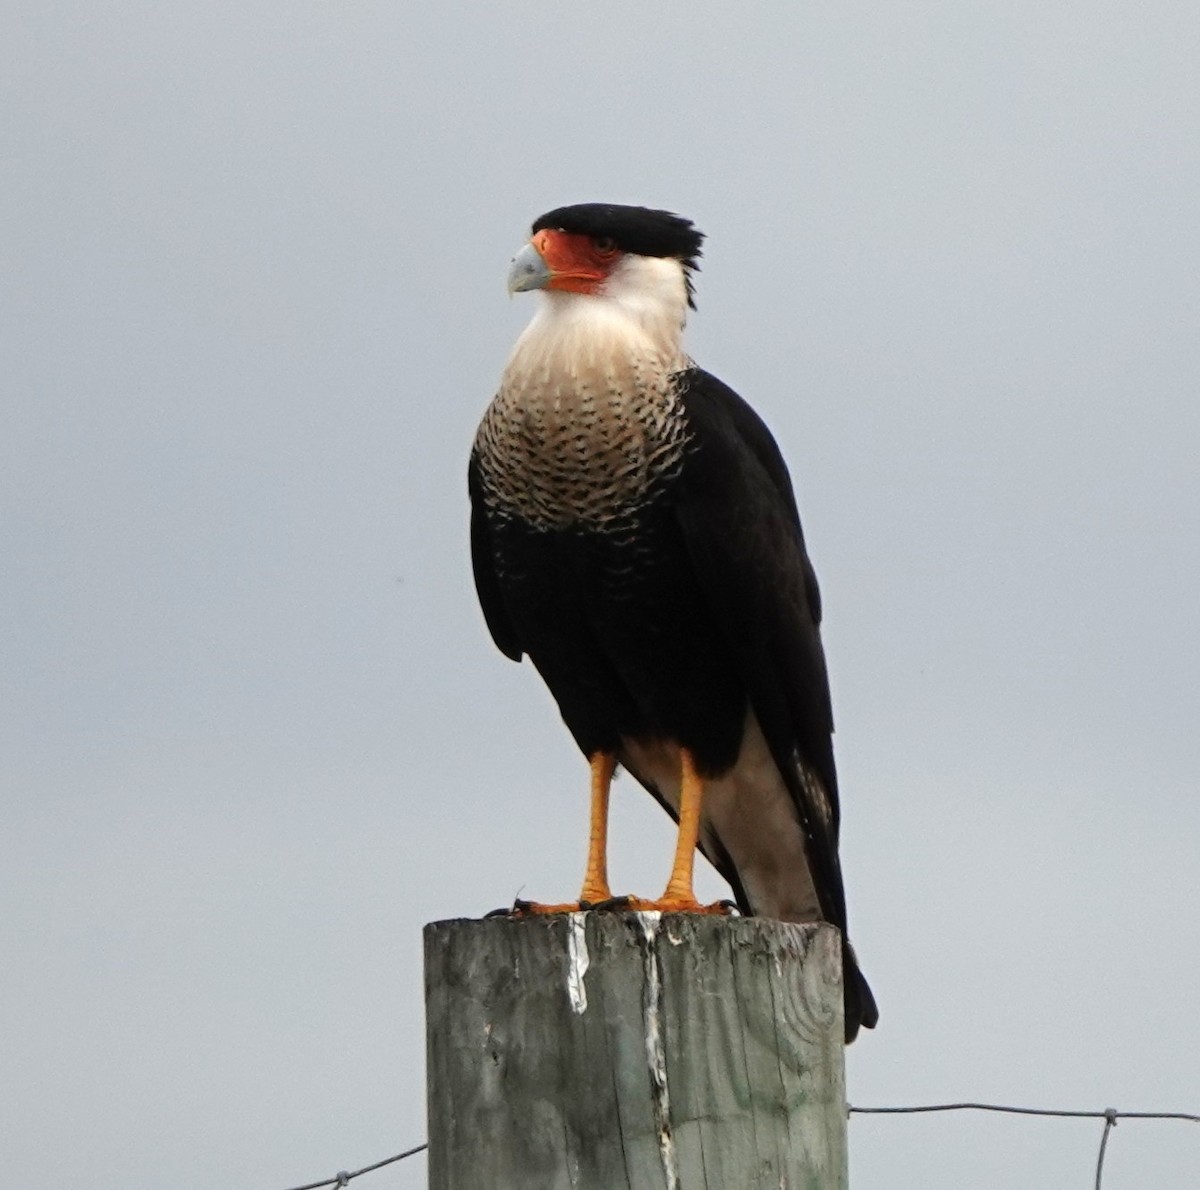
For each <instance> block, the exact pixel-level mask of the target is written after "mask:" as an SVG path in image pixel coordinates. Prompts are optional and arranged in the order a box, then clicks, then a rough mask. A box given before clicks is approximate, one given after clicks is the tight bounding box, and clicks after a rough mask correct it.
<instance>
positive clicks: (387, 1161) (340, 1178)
mask: <svg viewBox="0 0 1200 1190" xmlns="http://www.w3.org/2000/svg"><path fill="white" fill-rule="evenodd" d="M427 1148H429V1145H428V1144H423V1145H417V1146H416V1148H413V1149H405V1151H404V1152H403V1153H397V1154H396V1155H395V1156H394V1157H385V1158H384V1159H383V1160H382V1161H376V1162H375V1164H374V1165H364V1166H363V1167H362V1169H356V1170H355V1171H354V1172H353V1173H349V1172H348V1171H346V1170H344V1169H343V1170H341V1171H340V1172H339V1173H336V1174H334V1176H333V1177H331V1178H326V1179H325V1181H323V1182H309V1183H307V1184H306V1185H304V1186H293V1187H292V1188H291V1190H321V1188H322V1187H323V1186H345V1185H346V1184H347V1183H348V1182H349V1181H350V1180H351V1179H352V1178H357V1177H359V1176H360V1175H361V1174H364V1173H370V1172H371V1171H372V1170H376V1169H382V1168H383V1167H384V1166H385V1165H391V1164H393V1163H394V1162H396V1161H403V1160H404V1158H405V1157H412V1156H414V1155H415V1154H417V1153H423V1152H424V1151H425V1150H426V1149H427Z"/></svg>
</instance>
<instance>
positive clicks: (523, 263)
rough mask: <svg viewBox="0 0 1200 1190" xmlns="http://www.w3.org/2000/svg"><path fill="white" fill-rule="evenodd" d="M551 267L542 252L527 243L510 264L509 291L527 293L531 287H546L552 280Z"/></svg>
mask: <svg viewBox="0 0 1200 1190" xmlns="http://www.w3.org/2000/svg"><path fill="white" fill-rule="evenodd" d="M550 276H551V274H550V269H549V267H548V266H547V265H546V262H545V261H544V260H543V259H542V254H541V253H540V252H539V251H538V250H537V249H536V248H535V247H534V246H533V245H532V244H526V245H525V247H524V248H522V249H521V251H520V252H518V253H517V254H516V256H514V257H513V258H512V264H510V265H509V266H508V292H509V293H525V292H526V291H527V290H530V289H545V288H546V286H547V285H548V284H549V282H550Z"/></svg>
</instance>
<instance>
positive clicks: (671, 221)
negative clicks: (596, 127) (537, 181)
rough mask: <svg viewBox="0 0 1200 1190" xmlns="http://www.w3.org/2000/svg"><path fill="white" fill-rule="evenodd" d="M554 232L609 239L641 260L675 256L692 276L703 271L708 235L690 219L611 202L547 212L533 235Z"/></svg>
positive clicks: (535, 224)
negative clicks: (702, 256)
mask: <svg viewBox="0 0 1200 1190" xmlns="http://www.w3.org/2000/svg"><path fill="white" fill-rule="evenodd" d="M546 228H552V229H554V230H557V231H566V232H570V233H571V234H572V235H584V236H592V237H594V238H599V237H602V236H604V237H607V238H608V239H611V240H612V241H613V243H614V244H616V246H617V247H618V248H620V249H621V251H622V252H633V253H635V254H636V255H638V256H673V257H675V259H676V260H679V261H681V262H682V263H683V266H684V268H686V269H687V270H688V271H689V272H690V271H692V270H693V269H697V268H699V267H700V264H699V261H700V245H701V244H702V243H703V242H704V233H703V232H701V231H697V230H696V228H695V227H694V226H693V224H692V221H691V220H690V219H684V218H683V216H682V215H673V214H672V213H671V212H670V211H655V210H652V209H651V208H650V207H625V206H620V205H618V204H617V203H609V202H582V203H578V204H577V205H576V206H573V207H559V208H558V209H557V210H554V211H547V212H546V213H545V214H544V215H543V216H542V217H541V218H540V219H538V220H537V221H536V222H535V223H534V225H533V233H534V234H536V233H537V232H539V231H544V230H545V229H546Z"/></svg>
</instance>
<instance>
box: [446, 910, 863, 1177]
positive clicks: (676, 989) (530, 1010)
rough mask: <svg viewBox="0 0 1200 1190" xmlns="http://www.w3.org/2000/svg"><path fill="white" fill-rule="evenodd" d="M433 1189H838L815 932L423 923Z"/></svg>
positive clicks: (698, 919) (745, 924)
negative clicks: (425, 924) (426, 924)
mask: <svg viewBox="0 0 1200 1190" xmlns="http://www.w3.org/2000/svg"><path fill="white" fill-rule="evenodd" d="M425 1001H426V1030H427V1051H428V1106H429V1185H430V1190H767V1188H768V1187H769V1190H781V1188H786V1190H845V1187H846V1184H847V1181H846V1177H847V1175H846V1110H845V1068H844V1064H843V1046H842V975H841V949H840V943H839V936H838V933H837V930H836V929H834V928H833V927H832V926H828V925H803V926H802V925H789V924H783V923H780V922H774V921H767V920H764V919H761V918H736V917H735V918H724V917H709V916H700V915H691V914H669V915H661V914H657V913H604V912H595V913H575V914H570V915H564V916H558V917H528V918H521V919H511V918H489V919H484V920H483V921H444V922H435V923H433V924H432V925H429V926H426V927H425Z"/></svg>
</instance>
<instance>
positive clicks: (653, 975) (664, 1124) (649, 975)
mask: <svg viewBox="0 0 1200 1190" xmlns="http://www.w3.org/2000/svg"><path fill="white" fill-rule="evenodd" d="M636 916H637V920H638V925H639V926H640V927H641V931H642V939H643V941H644V943H645V946H644V949H643V962H644V963H645V976H646V977H645V981H644V983H643V995H642V1015H643V1018H644V1019H645V1023H646V1066H647V1068H648V1070H649V1072H650V1098H651V1101H652V1102H653V1105H654V1123H655V1126H656V1131H657V1133H658V1155H659V1158H660V1160H661V1161H662V1170H663V1177H664V1178H665V1179H666V1182H667V1190H679V1168H678V1165H677V1164H676V1161H675V1138H674V1137H673V1136H672V1135H671V1093H670V1090H669V1088H668V1086H667V1053H666V1048H665V1046H664V1045H663V1022H662V975H661V972H660V969H659V961H658V927H659V923H660V922H661V920H662V914H661V913H638V914H637V915H636Z"/></svg>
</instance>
